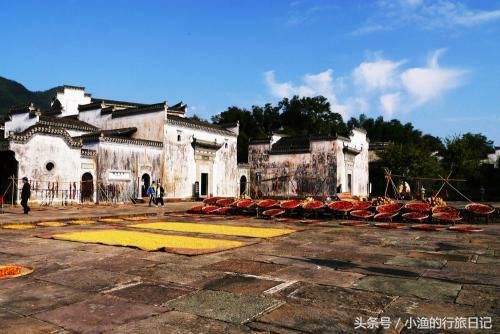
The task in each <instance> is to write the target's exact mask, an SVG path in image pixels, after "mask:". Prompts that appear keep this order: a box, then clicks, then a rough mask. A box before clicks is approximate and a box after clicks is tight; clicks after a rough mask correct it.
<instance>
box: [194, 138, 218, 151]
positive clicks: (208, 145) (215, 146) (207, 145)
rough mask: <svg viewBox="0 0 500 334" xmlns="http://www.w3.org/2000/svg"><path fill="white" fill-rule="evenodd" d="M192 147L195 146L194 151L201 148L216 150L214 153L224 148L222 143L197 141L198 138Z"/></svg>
mask: <svg viewBox="0 0 500 334" xmlns="http://www.w3.org/2000/svg"><path fill="white" fill-rule="evenodd" d="M191 145H192V146H193V148H194V149H196V148H197V147H199V148H205V149H209V150H214V151H217V150H218V149H219V148H221V147H222V143H216V142H211V141H206V140H200V139H196V138H195V139H194V140H193V142H192V143H191Z"/></svg>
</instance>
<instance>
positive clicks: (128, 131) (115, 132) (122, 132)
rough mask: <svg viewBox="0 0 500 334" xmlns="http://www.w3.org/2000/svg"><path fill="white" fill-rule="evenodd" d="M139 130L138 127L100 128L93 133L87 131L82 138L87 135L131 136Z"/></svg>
mask: <svg viewBox="0 0 500 334" xmlns="http://www.w3.org/2000/svg"><path fill="white" fill-rule="evenodd" d="M136 132H137V128H136V127H130V128H118V129H110V130H99V131H94V132H91V133H86V134H83V135H81V136H80V137H81V138H86V137H95V136H98V137H99V136H112V137H124V138H129V137H130V136H131V135H133V134H134V133H136Z"/></svg>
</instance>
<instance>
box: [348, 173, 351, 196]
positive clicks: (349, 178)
mask: <svg viewBox="0 0 500 334" xmlns="http://www.w3.org/2000/svg"><path fill="white" fill-rule="evenodd" d="M347 192H349V193H352V174H347Z"/></svg>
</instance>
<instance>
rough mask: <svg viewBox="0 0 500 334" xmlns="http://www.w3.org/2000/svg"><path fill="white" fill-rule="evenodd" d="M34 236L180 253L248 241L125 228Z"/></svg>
mask: <svg viewBox="0 0 500 334" xmlns="http://www.w3.org/2000/svg"><path fill="white" fill-rule="evenodd" d="M37 237H39V238H47V239H57V240H67V241H76V242H84V243H94V244H104V245H111V246H123V247H136V248H139V249H142V250H146V251H159V250H164V251H166V252H170V253H175V254H182V255H201V254H208V253H215V252H221V251H224V250H227V249H231V248H237V247H242V246H246V245H249V244H250V243H248V242H241V241H233V240H221V239H208V238H195V237H185V236H180V235H166V234H157V233H147V232H136V231H124V230H100V231H82V232H71V233H60V234H56V233H54V234H42V235H38V236H37Z"/></svg>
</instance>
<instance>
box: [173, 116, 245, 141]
mask: <svg viewBox="0 0 500 334" xmlns="http://www.w3.org/2000/svg"><path fill="white" fill-rule="evenodd" d="M167 123H170V124H174V125H181V126H186V127H191V128H195V129H200V130H206V131H211V132H215V133H219V134H223V135H226V136H236V134H235V133H234V132H232V131H229V130H226V129H224V128H223V127H221V126H219V125H216V124H212V123H208V122H200V121H195V120H192V119H188V118H184V117H179V116H174V115H170V116H168V117H167Z"/></svg>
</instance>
